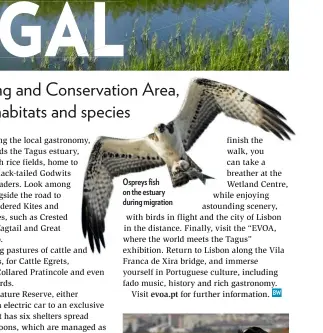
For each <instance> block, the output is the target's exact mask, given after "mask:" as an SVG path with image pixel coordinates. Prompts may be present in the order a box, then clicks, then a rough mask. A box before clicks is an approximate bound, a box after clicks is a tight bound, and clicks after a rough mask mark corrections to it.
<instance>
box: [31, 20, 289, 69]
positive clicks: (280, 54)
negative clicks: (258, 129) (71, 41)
mask: <svg viewBox="0 0 323 333" xmlns="http://www.w3.org/2000/svg"><path fill="white" fill-rule="evenodd" d="M195 24H196V22H195V20H194V21H193V23H192V26H191V29H190V31H189V32H188V33H187V34H186V35H185V36H182V31H181V26H180V25H178V26H177V29H176V34H175V35H174V36H170V38H169V40H168V41H167V42H165V41H163V42H159V40H158V34H157V33H154V34H152V35H150V33H149V30H150V25H149V24H148V25H147V26H146V27H145V29H144V30H143V31H142V34H141V37H140V39H139V38H138V37H137V34H136V27H134V29H133V31H132V36H131V39H130V44H129V47H128V50H127V54H126V56H125V58H124V59H123V60H121V61H120V60H119V61H115V62H114V64H113V66H112V69H113V70H288V69H289V37H288V32H287V31H286V30H285V29H283V30H280V31H278V32H275V33H274V31H273V27H272V24H271V23H270V20H269V19H267V20H266V22H265V23H264V25H263V26H262V27H261V28H258V29H256V30H254V31H253V32H252V34H251V35H250V36H248V35H247V34H246V33H245V32H244V31H245V29H244V22H242V23H241V24H240V25H236V24H233V25H232V26H230V27H229V28H228V29H227V30H226V31H225V32H223V33H222V34H220V35H218V36H213V35H211V34H210V33H209V32H206V33H205V34H202V35H198V34H197V33H196V29H195ZM138 39H139V40H138ZM88 49H90V50H91V51H90V57H89V58H82V57H77V55H76V53H75V50H74V49H73V48H67V49H66V51H65V52H61V53H60V54H59V55H58V57H57V59H55V60H54V61H53V59H51V60H49V58H46V57H42V58H41V59H40V60H39V61H38V62H37V59H36V58H34V59H33V67H34V69H42V70H43V69H61V70H62V69H63V70H64V69H65V70H93V69H95V68H96V62H97V59H96V58H95V57H94V56H93V46H92V47H91V46H89V47H88ZM101 68H102V66H101ZM107 69H110V68H107Z"/></svg>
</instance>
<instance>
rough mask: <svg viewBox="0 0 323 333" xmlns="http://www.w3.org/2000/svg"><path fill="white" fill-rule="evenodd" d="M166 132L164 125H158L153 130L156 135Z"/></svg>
mask: <svg viewBox="0 0 323 333" xmlns="http://www.w3.org/2000/svg"><path fill="white" fill-rule="evenodd" d="M165 130H166V125H165V124H159V125H157V126H156V127H155V128H154V131H155V133H156V134H160V133H164V132H165Z"/></svg>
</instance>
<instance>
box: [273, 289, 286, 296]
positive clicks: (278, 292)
mask: <svg viewBox="0 0 323 333" xmlns="http://www.w3.org/2000/svg"><path fill="white" fill-rule="evenodd" d="M282 295H283V289H282V288H273V289H272V294H271V296H272V297H282Z"/></svg>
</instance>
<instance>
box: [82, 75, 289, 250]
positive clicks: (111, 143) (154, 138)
mask: <svg viewBox="0 0 323 333" xmlns="http://www.w3.org/2000/svg"><path fill="white" fill-rule="evenodd" d="M220 113H224V114H225V115H226V116H228V117H232V118H235V119H240V120H242V121H245V122H249V123H251V124H253V125H256V126H259V127H260V128H262V129H263V130H265V131H267V132H272V133H273V134H275V135H276V136H277V137H278V138H279V139H282V140H283V139H290V136H289V134H294V132H293V131H292V130H291V128H290V127H288V126H287V125H286V123H285V122H284V121H283V120H285V117H284V116H283V115H282V114H281V113H280V112H278V111H277V110H276V109H274V108H273V107H272V106H270V105H268V104H266V103H265V102H263V101H261V100H260V99H258V98H256V97H253V96H251V95H249V94H248V93H246V92H244V91H242V90H240V89H238V88H235V87H232V86H230V85H226V84H223V83H219V82H215V81H210V80H207V79H195V80H194V81H192V82H191V84H190V87H189V90H188V93H187V96H186V99H185V101H184V103H183V105H182V108H181V110H180V112H179V114H178V115H177V117H176V118H175V119H174V120H172V121H170V122H169V123H168V124H159V125H157V126H156V127H155V128H154V131H153V133H151V134H149V135H147V136H146V137H143V138H141V139H116V138H110V137H100V138H99V139H98V140H97V141H96V143H95V144H94V147H93V149H92V152H91V155H90V159H89V162H88V166H87V170H86V174H85V180H84V186H83V203H82V228H83V234H84V237H86V235H87V236H88V239H89V243H90V247H91V250H92V251H93V252H94V249H95V246H96V248H97V250H98V252H100V245H101V244H102V246H103V247H105V243H104V237H103V233H104V230H105V222H104V219H105V215H106V209H107V207H108V205H109V200H110V197H111V193H112V190H113V178H114V177H117V176H121V175H125V174H128V173H131V172H139V171H144V170H147V169H151V168H155V167H159V166H162V165H165V164H166V166H167V168H168V170H169V174H170V178H171V181H172V185H173V187H177V186H182V185H184V184H186V183H188V182H189V181H190V180H192V179H200V180H201V181H202V182H203V183H205V181H206V179H208V178H212V177H209V176H206V175H204V174H203V173H202V169H201V168H200V167H199V166H198V165H197V164H196V163H195V162H194V161H193V160H192V159H191V158H190V157H189V156H188V154H187V151H188V150H189V149H190V148H191V147H192V145H193V144H194V143H195V141H196V140H197V139H198V138H199V137H200V135H201V134H202V133H203V132H204V130H205V129H206V128H207V127H208V125H209V124H210V123H211V122H212V121H213V120H214V119H215V117H216V116H217V115H218V114H220Z"/></svg>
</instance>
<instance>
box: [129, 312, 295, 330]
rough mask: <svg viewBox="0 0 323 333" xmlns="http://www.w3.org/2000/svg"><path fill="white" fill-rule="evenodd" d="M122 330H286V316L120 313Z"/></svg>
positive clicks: (287, 316)
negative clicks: (121, 314)
mask: <svg viewBox="0 0 323 333" xmlns="http://www.w3.org/2000/svg"><path fill="white" fill-rule="evenodd" d="M123 332H125V333H132V332H137V333H148V332H151V333H152V332H154V333H159V332H196V333H213V332H214V333H269V332H270V333H288V332H289V315H288V314H285V313H279V314H278V313H275V314H273V313H265V314H250V313H248V314H241V313H239V314H185V313H184V314H183V313H174V314H166V313H163V314H157V313H154V314H144V313H141V314H124V315H123Z"/></svg>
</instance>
